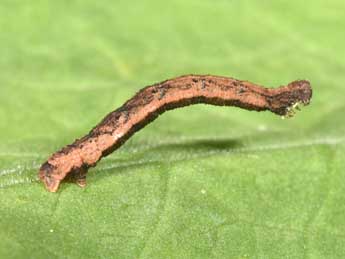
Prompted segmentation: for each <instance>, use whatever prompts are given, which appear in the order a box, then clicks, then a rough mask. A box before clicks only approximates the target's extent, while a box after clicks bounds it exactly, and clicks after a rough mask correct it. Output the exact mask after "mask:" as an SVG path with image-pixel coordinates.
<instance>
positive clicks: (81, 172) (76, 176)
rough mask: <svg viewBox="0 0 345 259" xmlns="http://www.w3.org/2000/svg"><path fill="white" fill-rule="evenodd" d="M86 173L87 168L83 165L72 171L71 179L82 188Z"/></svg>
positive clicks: (84, 184)
mask: <svg viewBox="0 0 345 259" xmlns="http://www.w3.org/2000/svg"><path fill="white" fill-rule="evenodd" d="M86 173H87V169H86V168H85V167H82V168H80V169H78V170H75V171H74V172H73V173H72V181H73V182H75V183H76V184H77V185H79V186H80V187H82V188H84V187H85V186H86Z"/></svg>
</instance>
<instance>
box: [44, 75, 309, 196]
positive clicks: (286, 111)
mask: <svg viewBox="0 0 345 259" xmlns="http://www.w3.org/2000/svg"><path fill="white" fill-rule="evenodd" d="M311 96H312V89H311V86H310V83H309V82H308V81H305V80H301V81H294V82H292V83H290V84H288V85H287V86H281V87H279V88H276V89H272V88H271V89H270V88H264V87H262V86H259V85H256V84H253V83H250V82H247V81H241V80H236V79H233V78H228V77H221V76H211V75H186V76H181V77H177V78H174V79H170V80H166V81H164V82H161V83H157V84H154V85H152V86H148V87H145V88H143V89H142V90H140V91H139V92H138V93H137V94H136V95H134V97H133V98H131V99H130V100H128V101H127V102H126V103H125V104H124V105H123V106H122V107H120V108H119V109H117V110H115V111H113V112H111V113H109V114H108V115H107V116H106V117H105V118H104V119H103V120H102V121H101V122H100V123H99V124H98V125H97V126H96V127H95V128H93V129H92V130H91V131H90V132H89V133H88V134H87V135H86V136H84V137H83V138H81V139H77V140H76V141H75V142H74V143H73V144H71V145H68V146H66V147H64V148H63V149H62V150H60V151H58V152H56V153H55V154H53V155H52V156H51V157H50V158H49V159H48V161H47V162H45V163H44V164H43V165H42V166H41V168H40V171H39V177H40V179H41V180H42V181H43V182H44V184H45V186H46V188H47V190H48V191H51V192H55V191H57V189H58V187H59V184H60V182H61V181H62V180H63V179H64V178H65V177H66V176H67V175H68V176H69V177H72V178H73V179H74V180H75V181H76V183H77V184H79V185H80V186H85V185H86V172H87V170H88V168H90V167H93V166H95V165H96V164H97V162H98V161H99V160H100V159H101V158H102V157H105V156H107V155H109V154H110V153H112V152H113V151H114V150H115V149H117V148H119V147H120V146H121V145H122V144H123V143H124V142H125V141H126V140H127V139H128V138H129V137H131V136H132V135H133V134H134V133H135V132H137V131H139V130H140V129H141V128H143V127H144V126H145V125H147V124H148V123H150V122H151V121H153V120H154V119H156V118H157V117H158V116H159V115H160V114H162V113H163V112H165V111H167V110H172V109H175V108H179V107H184V106H187V105H191V104H197V103H206V104H212V105H219V106H224V105H226V106H237V107H240V108H243V109H247V110H255V111H265V110H268V111H271V112H273V113H275V114H278V115H281V116H287V117H290V116H292V115H293V113H294V110H293V109H294V108H298V104H304V105H307V104H309V102H310V99H311Z"/></svg>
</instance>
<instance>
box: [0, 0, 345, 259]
mask: <svg viewBox="0 0 345 259" xmlns="http://www.w3.org/2000/svg"><path fill="white" fill-rule="evenodd" d="M344 8H345V6H344V2H343V1H341V0H335V1H331V2H328V3H325V2H324V1H321V0H316V1H297V0H293V1H281V0H279V1H273V0H272V1H196V0H192V1H180V0H173V1H138V2H136V3H129V2H127V1H91V0H86V1H35V2H32V1H19V0H3V1H2V3H1V7H0V27H1V36H0V49H1V59H0V69H1V73H0V85H1V86H0V133H1V134H0V240H1V242H0V258H287V257H289V258H307V257H309V258H344V257H345V248H344V243H345V237H344V232H345V224H344V223H345V221H344V219H345V217H344V215H345V194H344V189H345V181H344V179H345V175H344V168H345V162H344V161H345V136H344V130H345V120H344V109H345V106H344V95H345V88H344V83H343V82H344V79H345V78H344V72H343V71H344V68H345V62H344V60H345V51H344V45H345V38H344V37H343V28H344V27H345V16H344V15H343V10H344ZM189 73H198V74H217V75H227V76H232V77H235V78H239V79H245V80H249V81H252V82H257V83H260V84H262V85H267V86H271V87H276V86H279V85H283V84H286V83H288V82H290V81H292V80H294V79H309V80H310V81H311V82H312V85H313V90H314V97H313V101H312V103H311V105H310V106H308V107H306V108H304V109H303V111H302V112H300V113H298V114H297V116H296V117H295V118H293V119H290V120H281V119H280V118H279V117H277V116H275V115H273V114H271V113H256V112H248V111H244V110H240V109H238V108H231V107H213V106H206V105H196V106H192V107H187V108H183V109H180V110H175V111H172V112H168V113H166V114H164V115H163V116H161V117H160V118H159V119H157V120H156V121H155V122H153V123H152V124H150V125H149V126H148V127H146V128H145V129H143V130H142V131H140V132H139V133H138V134H136V135H135V136H134V137H133V138H132V139H130V140H129V141H128V142H127V143H126V144H125V145H124V146H123V147H121V148H120V149H119V150H117V151H116V152H115V153H114V154H112V155H111V156H109V157H108V158H106V159H104V160H103V161H102V162H101V163H100V164H99V165H98V166H97V167H96V168H94V169H92V170H90V172H89V174H88V178H87V180H88V186H87V187H86V188H84V189H81V188H79V187H78V186H76V185H74V184H70V183H63V184H62V185H61V188H60V189H59V191H58V193H55V194H54V193H48V192H47V191H45V189H44V187H43V185H42V184H41V183H40V182H39V181H38V178H37V170H38V168H39V166H40V164H41V163H42V162H44V161H45V160H46V159H47V157H48V156H49V155H50V154H51V153H53V152H54V151H56V150H57V149H59V148H61V147H62V146H64V145H66V144H69V143H70V142H72V141H73V140H74V139H75V138H77V137H80V136H82V135H83V134H85V133H86V132H88V130H89V129H91V128H92V127H93V126H94V125H95V124H96V123H98V122H99V120H100V119H101V118H102V117H103V116H104V115H105V114H107V113H108V112H110V111H111V110H113V109H115V108H117V107H119V106H120V105H122V103H124V101H125V100H127V99H128V98H130V97H131V96H132V95H133V94H134V93H135V92H136V91H138V90H139V89H140V88H142V87H144V86H145V85H149V84H152V83H155V82H158V81H162V80H164V79H167V78H170V77H174V76H178V75H181V74H189Z"/></svg>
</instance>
